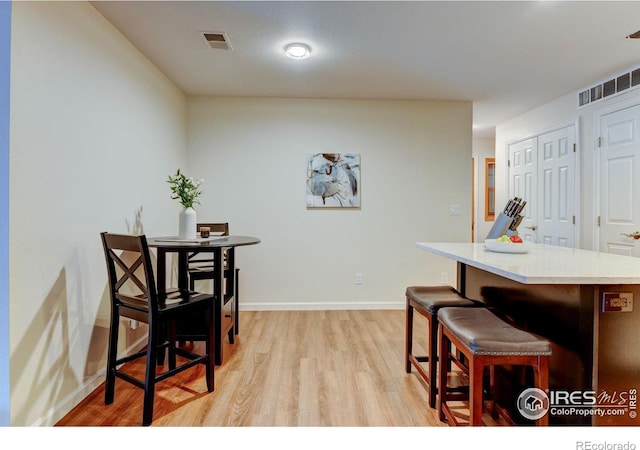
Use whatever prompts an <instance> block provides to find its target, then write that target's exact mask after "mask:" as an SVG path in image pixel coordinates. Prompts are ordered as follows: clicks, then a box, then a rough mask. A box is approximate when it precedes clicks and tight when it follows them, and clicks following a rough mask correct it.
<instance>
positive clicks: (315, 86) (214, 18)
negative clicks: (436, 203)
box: [91, 1, 640, 136]
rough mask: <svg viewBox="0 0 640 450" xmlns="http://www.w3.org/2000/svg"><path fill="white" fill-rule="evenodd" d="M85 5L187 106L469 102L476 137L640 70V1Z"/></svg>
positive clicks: (124, 3) (233, 2)
mask: <svg viewBox="0 0 640 450" xmlns="http://www.w3.org/2000/svg"><path fill="white" fill-rule="evenodd" d="M91 3H92V4H93V6H94V7H95V8H96V9H97V10H98V11H99V12H100V13H101V14H102V15H103V16H104V17H105V18H106V19H107V20H109V21H110V22H111V23H112V24H113V25H114V26H115V27H116V28H117V29H118V30H120V32H122V34H124V36H126V37H127V39H129V40H130V41H131V42H132V43H133V45H134V46H135V47H137V48H138V49H139V50H140V51H141V52H142V53H143V54H144V55H146V57H147V58H149V60H151V61H152V62H153V64H154V65H156V66H157V67H158V68H159V69H160V70H161V71H162V72H164V74H165V75H166V76H167V77H168V78H169V79H170V80H172V81H173V82H174V83H175V84H176V85H177V86H178V87H179V88H180V89H181V90H182V91H183V92H185V93H186V94H188V95H221V96H261V97H302V98H350V99H353V98H357V99H413V100H465V101H473V105H474V112H473V122H474V136H492V135H493V134H494V132H495V125H496V124H499V123H501V122H503V121H505V120H508V119H510V118H512V117H514V116H516V115H518V114H521V113H523V112H526V111H528V110H530V109H532V108H535V107H537V106H539V105H542V104H544V103H546V102H548V101H550V100H553V99H555V98H557V97H560V96H562V95H565V94H568V93H571V92H573V91H576V90H578V89H583V88H587V87H589V86H590V85H591V84H594V83H596V82H600V81H605V80H606V79H608V77H611V76H612V75H616V74H619V73H621V72H623V71H628V70H630V69H635V68H637V67H640V40H635V39H626V36H627V35H629V34H631V33H634V32H636V31H638V30H640V2H638V1H623V2H613V1H604V2H596V1H571V2H558V1H531V2H529V1H498V2H484V1H469V2H463V1H440V2H438V1H409V2H403V1H373V2H369V1H353V2H348V1H318V2H314V1H257V2H250V1H177V2H170V1H140V2H136V1H123V2H119V1H106V2H91ZM203 32H218V33H224V34H225V35H226V37H227V39H228V41H229V43H230V45H231V47H232V48H231V50H219V49H216V50H214V49H212V48H211V47H210V46H209V45H208V44H207V42H206V41H205V39H204V37H203V36H202V33H203ZM294 41H299V42H304V43H307V44H308V45H309V46H310V47H311V49H312V54H311V57H309V58H307V59H304V60H291V59H288V58H286V57H285V56H284V51H283V48H284V46H285V45H286V44H287V43H290V42H294Z"/></svg>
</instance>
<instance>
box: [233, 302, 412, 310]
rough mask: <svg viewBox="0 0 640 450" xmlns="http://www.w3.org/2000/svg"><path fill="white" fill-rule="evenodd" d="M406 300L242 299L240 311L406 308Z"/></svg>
mask: <svg viewBox="0 0 640 450" xmlns="http://www.w3.org/2000/svg"><path fill="white" fill-rule="evenodd" d="M405 308H406V303H405V302H385V303H369V302H349V303H342V302H340V303H337V302H336V303H331V302H322V303H308V302H305V303H290V302H287V303H246V302H243V301H242V300H240V311H331V310H373V309H389V310H398V309H405Z"/></svg>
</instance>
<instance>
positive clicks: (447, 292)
mask: <svg viewBox="0 0 640 450" xmlns="http://www.w3.org/2000/svg"><path fill="white" fill-rule="evenodd" d="M406 296H407V298H409V299H411V300H413V301H414V302H415V303H417V304H419V305H420V307H421V308H422V309H424V310H426V311H428V312H429V313H430V314H432V315H435V314H437V313H438V310H439V309H440V308H444V307H447V306H459V307H467V306H475V305H476V303H475V302H473V301H471V300H469V299H466V298H464V297H463V296H461V295H460V294H459V293H458V291H456V290H455V289H454V288H453V287H451V286H409V287H408V288H407V292H406Z"/></svg>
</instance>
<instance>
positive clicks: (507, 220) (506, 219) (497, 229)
mask: <svg viewBox="0 0 640 450" xmlns="http://www.w3.org/2000/svg"><path fill="white" fill-rule="evenodd" d="M518 217H520V216H515V217H510V216H507V215H506V214H505V213H503V212H501V213H500V214H498V217H497V218H496V220H495V222H493V226H492V227H491V230H489V234H487V237H486V239H497V238H499V237H500V236H502V235H503V234H506V235H507V236H513V235H514V234H518V231H517V230H516V231H513V230H510V229H509V227H510V226H511V225H512V224H513V223H514V222H516V221H517V220H518Z"/></svg>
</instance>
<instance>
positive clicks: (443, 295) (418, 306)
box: [405, 286, 478, 408]
mask: <svg viewBox="0 0 640 450" xmlns="http://www.w3.org/2000/svg"><path fill="white" fill-rule="evenodd" d="M406 297H407V317H406V318H407V325H406V340H405V341H406V342H405V344H406V345H405V347H406V352H405V371H406V372H407V373H411V365H412V364H413V365H414V366H415V368H416V370H417V371H418V374H419V375H420V376H421V377H422V379H423V380H424V381H425V382H426V383H427V385H428V386H429V406H430V407H431V408H435V407H436V394H437V387H436V379H437V378H436V377H437V360H438V357H437V351H438V343H437V339H438V318H437V314H438V310H439V309H440V308H444V307H451V306H457V307H472V306H477V305H478V303H476V302H474V301H472V300H468V299H466V298H464V297H463V296H461V295H460V293H458V291H457V290H455V289H454V288H453V287H451V286H410V287H408V288H407V291H406ZM414 309H415V311H416V312H418V313H419V314H421V315H422V316H424V317H425V318H426V319H427V335H428V337H429V347H428V350H427V352H428V354H427V355H426V356H416V355H414V354H413V311H414ZM425 362H426V363H427V370H426V371H425V369H424V367H423V366H422V365H420V363H425Z"/></svg>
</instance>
